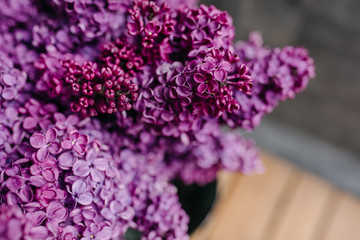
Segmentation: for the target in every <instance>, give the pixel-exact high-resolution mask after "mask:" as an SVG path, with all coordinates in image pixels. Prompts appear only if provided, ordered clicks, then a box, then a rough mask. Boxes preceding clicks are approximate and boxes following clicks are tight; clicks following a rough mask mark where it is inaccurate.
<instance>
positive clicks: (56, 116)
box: [0, 0, 314, 240]
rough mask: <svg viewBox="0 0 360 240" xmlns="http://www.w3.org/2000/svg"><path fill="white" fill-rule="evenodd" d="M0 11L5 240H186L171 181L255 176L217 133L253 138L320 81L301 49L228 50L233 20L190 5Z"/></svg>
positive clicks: (253, 42) (69, 5)
mask: <svg viewBox="0 0 360 240" xmlns="http://www.w3.org/2000/svg"><path fill="white" fill-rule="evenodd" d="M180 2H181V3H180ZM0 4H1V6H2V8H1V9H0V202H1V205H0V235H1V236H2V237H3V238H4V239H26V240H27V239H39V240H40V239H49V238H51V239H78V238H79V236H80V237H81V239H119V238H120V237H122V236H123V235H124V233H125V232H126V231H127V229H129V228H135V229H137V230H139V231H141V232H142V239H188V238H189V237H188V235H187V223H188V217H187V215H186V214H185V212H184V211H183V210H182V209H181V206H180V203H179V201H178V197H177V195H176V188H175V187H174V186H173V185H171V184H170V183H169V181H170V180H173V179H174V178H180V179H182V180H183V181H184V182H185V183H187V184H191V183H198V184H206V183H208V182H210V181H213V180H214V179H215V178H216V175H217V172H218V171H219V170H221V169H225V170H229V171H238V172H242V173H244V174H251V173H256V172H261V171H262V170H263V167H262V165H261V161H260V159H259V154H258V150H256V148H255V147H254V144H253V142H252V141H249V140H246V139H243V138H242V137H241V136H239V135H238V134H236V133H235V132H233V133H230V132H228V133H223V132H221V130H220V126H221V124H223V123H226V124H227V125H229V126H230V127H237V126H240V127H242V128H245V129H252V128H254V127H255V126H256V125H257V124H258V123H259V122H260V120H261V117H262V116H263V115H264V114H265V113H268V112H270V111H272V109H273V108H274V107H275V106H276V105H277V104H278V102H279V101H280V100H285V99H287V98H293V97H294V96H295V94H296V93H298V92H299V91H301V90H303V89H304V88H305V87H306V85H307V83H308V81H309V79H310V78H313V77H314V66H313V60H312V59H311V58H310V57H309V56H308V53H307V51H306V50H304V49H303V48H298V47H297V48H294V47H285V48H283V49H280V48H275V49H267V48H265V47H263V46H262V39H261V37H260V36H259V35H258V34H256V33H253V34H252V35H251V36H250V40H249V41H248V42H240V43H239V44H238V45H237V46H236V47H235V48H234V46H233V45H232V41H233V39H234V27H233V25H232V19H231V17H230V16H229V15H228V14H227V13H226V12H223V11H220V10H218V9H216V8H215V7H214V6H210V7H208V6H204V5H201V6H199V7H196V6H195V1H194V0H188V1H177V0H176V1H164V0H158V1H150V0H144V1H139V0H134V1H130V0H124V1H116V0H97V1H77V0H76V1H74V0H51V1H47V2H45V1H43V0H36V1H32V0H13V1H4V0H0ZM115 39H117V40H115ZM234 49H235V51H234ZM253 85H254V87H253ZM40 98H41V99H44V102H40V101H38V100H36V99H40ZM45 102H46V103H45ZM58 107H60V109H62V112H61V113H60V112H59V110H58V109H59V108H58ZM79 113H80V114H79ZM99 113H107V114H112V113H115V114H114V115H113V116H111V115H102V116H99V117H101V119H102V120H101V121H100V120H98V119H97V118H89V117H88V116H96V115H99ZM104 116H106V117H104ZM20 209H21V210H20Z"/></svg>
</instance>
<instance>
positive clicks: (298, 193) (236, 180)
mask: <svg viewBox="0 0 360 240" xmlns="http://www.w3.org/2000/svg"><path fill="white" fill-rule="evenodd" d="M263 160H264V164H265V166H266V168H267V171H266V173H265V174H263V175H255V176H242V175H240V174H229V173H222V174H221V175H220V177H219V187H218V189H219V196H218V199H217V203H216V205H215V208H214V209H213V211H212V212H211V214H210V216H209V217H208V218H207V219H206V221H205V222H204V223H203V225H202V226H201V227H200V228H199V229H198V230H197V231H196V232H195V233H194V234H193V235H192V236H191V240H358V239H360V201H359V199H357V198H356V197H354V196H352V195H350V194H348V193H346V192H343V191H342V190H339V189H337V188H336V187H335V186H332V185H331V184H329V183H327V182H325V181H323V180H322V179H319V178H317V177H315V176H313V175H311V174H309V173H307V172H304V171H302V170H299V169H298V168H296V167H294V166H292V165H290V164H289V163H286V162H284V161H283V160H281V159H279V158H277V157H276V156H272V155H270V154H268V153H265V154H263Z"/></svg>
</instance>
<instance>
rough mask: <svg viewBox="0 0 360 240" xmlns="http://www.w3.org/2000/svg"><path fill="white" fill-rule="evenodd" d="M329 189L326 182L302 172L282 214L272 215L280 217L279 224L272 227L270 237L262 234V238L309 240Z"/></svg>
mask: <svg viewBox="0 0 360 240" xmlns="http://www.w3.org/2000/svg"><path fill="white" fill-rule="evenodd" d="M330 190H331V188H330V186H329V185H328V184H327V183H325V182H323V181H320V180H319V179H317V178H315V177H313V176H311V175H308V174H302V175H301V180H300V184H299V186H298V188H297V189H296V191H295V193H294V195H293V199H292V201H291V203H290V204H288V205H287V206H286V207H287V209H286V210H285V213H284V216H277V215H276V214H274V216H273V218H276V217H281V220H280V224H278V226H277V229H273V234H272V236H271V237H270V236H264V239H266V240H270V239H272V240H289V239H291V240H310V239H311V238H312V236H313V235H314V234H315V233H316V230H317V227H318V226H319V224H320V220H321V216H322V214H323V211H324V210H325V208H324V206H326V203H327V200H328V197H329V196H330V192H331V191H330Z"/></svg>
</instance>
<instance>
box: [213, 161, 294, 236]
mask: <svg viewBox="0 0 360 240" xmlns="http://www.w3.org/2000/svg"><path fill="white" fill-rule="evenodd" d="M268 162H269V160H268V158H266V159H264V164H265V166H266V167H267V171H266V173H265V174H263V175H256V176H244V177H242V178H241V180H240V181H239V182H238V184H237V185H236V186H235V188H234V189H233V191H234V193H233V195H232V198H231V199H228V201H227V202H226V206H225V207H224V209H222V211H221V212H220V214H219V215H218V216H217V218H218V219H217V223H216V225H215V227H214V228H213V229H212V231H211V237H210V238H209V240H210V239H211V240H219V239H246V240H259V239H260V237H261V235H262V231H263V230H264V229H265V227H266V225H267V223H268V221H270V220H271V219H270V216H271V214H272V211H273V206H274V205H275V204H276V202H277V200H278V197H279V196H280V194H281V192H282V191H283V189H284V186H285V184H286V182H287V180H288V178H289V176H290V173H291V172H292V168H291V167H290V166H289V165H287V164H285V163H282V162H278V161H271V164H268Z"/></svg>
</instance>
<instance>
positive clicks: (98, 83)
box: [37, 39, 143, 116]
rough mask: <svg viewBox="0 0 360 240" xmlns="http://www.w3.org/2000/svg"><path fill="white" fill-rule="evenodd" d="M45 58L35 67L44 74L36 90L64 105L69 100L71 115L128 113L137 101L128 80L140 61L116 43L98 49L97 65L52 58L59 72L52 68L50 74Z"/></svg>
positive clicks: (128, 48)
mask: <svg viewBox="0 0 360 240" xmlns="http://www.w3.org/2000/svg"><path fill="white" fill-rule="evenodd" d="M49 57H51V55H50V56H49ZM47 58H48V57H47V56H45V55H44V56H43V59H42V61H41V62H38V64H37V67H38V68H39V69H41V70H42V71H44V70H45V71H44V73H43V76H42V80H43V81H41V85H38V86H37V89H38V90H40V91H48V90H50V96H51V97H58V96H59V97H61V98H62V99H64V100H65V102H68V101H69V100H70V103H69V105H70V108H71V110H72V111H73V112H80V113H81V114H82V115H83V116H96V115H98V114H99V113H108V114H112V113H115V112H117V111H124V110H130V109H131V108H132V105H131V103H132V102H134V101H135V100H136V99H137V97H138V94H137V91H138V86H137V85H136V84H134V83H133V82H132V78H133V77H134V75H135V74H136V72H137V71H139V69H140V68H141V66H142V64H143V60H142V58H141V57H140V56H139V55H137V54H136V53H135V52H134V50H133V49H132V48H131V46H130V45H128V44H126V43H125V42H123V41H122V40H120V39H118V40H116V41H115V42H110V43H107V44H104V45H102V47H101V57H100V58H101V60H100V62H99V64H97V63H95V62H91V61H86V62H83V63H82V64H80V63H78V62H77V61H76V60H74V59H72V58H70V59H63V60H60V61H59V60H57V59H56V57H55V59H53V61H54V63H55V62H58V64H59V62H60V64H61V65H62V69H59V66H57V67H56V66H55V67H54V68H53V70H52V64H51V63H50V64H49V61H47ZM49 60H50V61H51V60H52V59H51V58H50V59H49ZM120 63H121V64H122V67H121V66H119V65H120ZM66 99H67V101H66Z"/></svg>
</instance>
